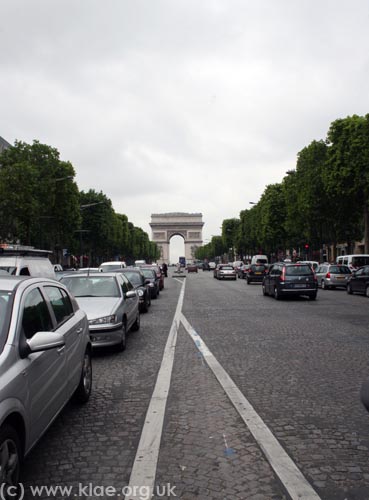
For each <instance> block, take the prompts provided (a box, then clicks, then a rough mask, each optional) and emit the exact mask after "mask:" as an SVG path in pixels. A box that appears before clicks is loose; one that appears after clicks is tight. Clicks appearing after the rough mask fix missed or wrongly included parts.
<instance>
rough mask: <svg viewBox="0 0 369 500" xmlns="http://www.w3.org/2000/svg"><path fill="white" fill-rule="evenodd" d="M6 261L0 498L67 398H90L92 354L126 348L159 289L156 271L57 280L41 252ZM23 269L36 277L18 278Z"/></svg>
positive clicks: (1, 296) (1, 285) (0, 317)
mask: <svg viewBox="0 0 369 500" xmlns="http://www.w3.org/2000/svg"><path fill="white" fill-rule="evenodd" d="M22 252H23V253H24V252H25V250H24V249H23V250H22ZM6 259H8V260H7V261H6V262H5V260H3V261H2V262H0V270H1V273H0V480H1V484H2V485H4V486H2V488H3V489H2V492H3V493H4V495H5V496H4V498H7V493H6V491H7V488H12V487H13V486H14V485H16V484H18V481H19V475H20V467H21V463H22V459H23V457H24V456H25V455H27V454H28V453H29V451H30V450H31V448H32V447H33V446H34V445H35V444H36V443H37V441H38V440H39V439H40V437H41V436H42V434H43V433H44V432H45V431H46V429H47V428H48V427H49V425H50V424H51V422H52V421H53V420H54V419H55V417H56V416H57V415H58V413H59V412H60V411H61V410H62V408H63V407H64V406H65V404H66V403H67V402H68V401H69V400H70V399H71V398H73V399H74V400H75V401H76V402H79V403H86V402H87V401H88V399H89V397H90V393H91V387H92V362H91V357H92V349H93V348H95V347H107V346H114V347H115V348H116V349H117V350H118V351H122V350H124V349H125V347H126V339H127V332H128V331H129V330H131V331H137V330H139V329H140V312H147V311H148V309H149V307H150V305H151V299H152V298H157V297H158V296H159V293H160V290H161V289H163V288H164V279H163V277H162V275H161V272H160V268H159V266H149V265H144V266H142V268H129V267H126V266H119V267H118V268H114V266H113V265H112V263H109V265H108V266H106V267H105V268H103V269H101V268H100V269H91V268H88V269H85V270H83V271H82V270H80V271H75V270H73V271H69V272H65V271H63V273H60V280H59V281H58V280H57V279H56V278H55V276H54V278H53V279H50V278H47V277H44V276H42V272H43V271H44V274H46V275H47V274H48V273H49V271H50V269H49V266H48V265H49V264H50V268H51V270H52V272H54V269H53V266H52V264H51V263H50V261H49V259H48V258H47V256H46V257H45V255H43V256H42V255H40V254H39V255H35V254H34V253H33V254H32V255H29V256H27V258H26V257H25V256H24V255H23V256H22V257H21V258H20V257H19V256H18V258H17V259H16V260H14V262H13V261H9V256H6ZM41 261H42V262H41ZM34 262H36V264H34ZM118 264H119V263H118ZM24 268H27V269H28V271H29V270H31V271H34V272H35V273H36V274H37V273H39V274H40V275H41V276H39V277H37V276H36V277H32V276H29V274H30V273H28V275H27V274H25V273H21V272H20V271H21V270H22V269H24ZM18 269H19V272H16V271H17V270H18ZM42 270H43V271H42ZM107 270H108V271H109V272H107ZM15 274H18V275H15ZM19 274H20V275H19ZM161 282H162V284H160V283H161ZM13 496H14V495H13Z"/></svg>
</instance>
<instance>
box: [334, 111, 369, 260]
mask: <svg viewBox="0 0 369 500" xmlns="http://www.w3.org/2000/svg"><path fill="white" fill-rule="evenodd" d="M327 140H328V145H329V147H328V161H327V170H326V186H327V192H328V194H329V196H330V198H331V199H332V202H333V203H334V212H335V217H336V222H337V226H336V229H337V233H336V237H337V239H339V240H341V241H347V240H349V241H353V240H355V239H357V238H358V237H359V236H360V232H361V227H362V226H361V224H362V221H364V240H365V252H367V253H368V252H369V210H368V202H369V115H366V116H364V117H362V116H357V115H353V116H349V117H347V118H344V119H338V120H335V121H334V122H333V123H332V124H331V126H330V129H329V131H328V135H327Z"/></svg>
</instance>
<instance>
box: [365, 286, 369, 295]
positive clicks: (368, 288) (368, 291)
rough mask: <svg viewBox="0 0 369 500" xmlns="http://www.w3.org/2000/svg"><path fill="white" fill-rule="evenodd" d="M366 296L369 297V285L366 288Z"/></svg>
mask: <svg viewBox="0 0 369 500" xmlns="http://www.w3.org/2000/svg"><path fill="white" fill-rule="evenodd" d="M365 295H366V296H367V297H369V285H368V286H367V287H366V288H365Z"/></svg>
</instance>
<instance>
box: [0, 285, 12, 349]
mask: <svg viewBox="0 0 369 500" xmlns="http://www.w3.org/2000/svg"><path fill="white" fill-rule="evenodd" d="M11 309H12V293H11V292H9V291H4V290H0V352H2V350H3V348H4V345H5V342H6V339H7V337H8V331H9V321H10V316H11Z"/></svg>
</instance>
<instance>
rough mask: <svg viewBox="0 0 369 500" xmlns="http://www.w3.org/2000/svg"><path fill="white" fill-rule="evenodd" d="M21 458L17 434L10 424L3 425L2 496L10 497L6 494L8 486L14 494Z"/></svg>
mask: <svg viewBox="0 0 369 500" xmlns="http://www.w3.org/2000/svg"><path fill="white" fill-rule="evenodd" d="M21 458H22V453H21V445H20V442H19V438H18V434H17V433H16V431H15V430H14V429H13V427H11V426H10V425H4V427H2V428H1V429H0V482H1V485H2V486H1V496H2V497H3V498H11V496H9V497H8V495H7V490H8V487H9V488H10V487H12V489H13V492H12V493H11V495H12V496H14V487H16V485H17V484H18V481H19V472H20V464H21ZM9 492H10V490H9ZM17 498H18V496H17Z"/></svg>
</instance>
